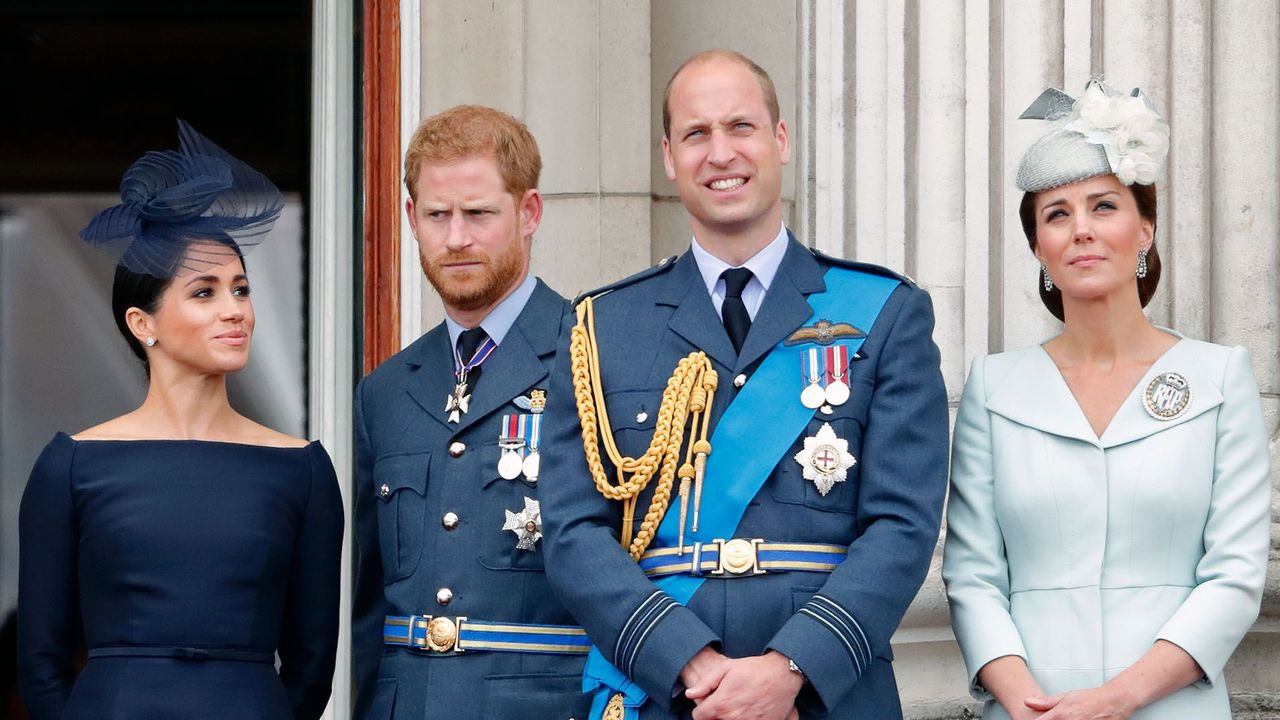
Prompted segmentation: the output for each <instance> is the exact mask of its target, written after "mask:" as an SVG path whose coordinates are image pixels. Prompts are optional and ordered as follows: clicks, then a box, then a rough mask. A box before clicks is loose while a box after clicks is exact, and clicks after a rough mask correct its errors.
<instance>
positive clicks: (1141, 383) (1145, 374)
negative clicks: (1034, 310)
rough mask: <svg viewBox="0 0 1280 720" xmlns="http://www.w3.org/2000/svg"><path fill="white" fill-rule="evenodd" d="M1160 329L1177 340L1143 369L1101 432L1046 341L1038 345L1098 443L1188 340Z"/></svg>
mask: <svg viewBox="0 0 1280 720" xmlns="http://www.w3.org/2000/svg"><path fill="white" fill-rule="evenodd" d="M1159 330H1160V331H1161V332H1163V333H1167V334H1169V335H1172V336H1173V337H1174V338H1176V340H1175V342H1174V343H1173V344H1172V345H1170V346H1169V347H1167V348H1165V350H1164V352H1162V353H1160V355H1158V356H1157V357H1156V359H1155V360H1152V361H1151V364H1150V365H1148V366H1147V369H1146V370H1143V371H1142V375H1141V377H1139V378H1138V382H1136V383H1134V384H1133V387H1131V388H1129V391H1128V392H1127V393H1125V396H1124V400H1122V401H1120V404H1119V405H1117V406H1116V409H1115V412H1113V413H1111V417H1109V418H1107V424H1106V426H1105V427H1104V428H1102V432H1101V433H1099V432H1098V431H1097V430H1094V429H1093V423H1091V422H1089V415H1088V413H1086V412H1085V411H1084V406H1083V405H1081V404H1080V399H1079V398H1077V397H1076V394H1075V392H1074V391H1072V389H1071V383H1069V382H1067V376H1065V375H1063V374H1062V368H1060V367H1058V363H1057V362H1055V361H1054V359H1053V356H1052V355H1050V354H1049V351H1048V350H1045V349H1044V343H1039V344H1037V345H1036V348H1037V349H1038V350H1039V351H1040V354H1041V355H1043V356H1044V359H1045V360H1046V361H1048V363H1049V366H1050V367H1052V368H1053V370H1054V375H1055V376H1056V377H1057V379H1058V382H1059V383H1060V384H1061V389H1062V390H1065V391H1066V394H1067V397H1068V398H1070V399H1071V404H1072V405H1073V406H1075V409H1076V412H1077V413H1079V415H1080V419H1081V420H1083V421H1084V426H1085V427H1086V428H1088V429H1089V434H1090V435H1092V436H1093V437H1094V439H1095V440H1097V442H1098V444H1100V445H1104V444H1105V443H1103V438H1105V437H1106V436H1107V433H1108V432H1110V431H1111V428H1112V427H1114V425H1115V421H1116V418H1117V417H1119V416H1120V413H1121V412H1123V411H1124V409H1125V407H1126V406H1127V405H1129V403H1130V402H1132V401H1133V396H1134V394H1135V393H1137V392H1139V391H1140V390H1139V388H1142V387H1145V386H1146V384H1147V383H1149V382H1150V380H1149V376H1150V375H1151V371H1152V370H1154V369H1155V368H1156V366H1157V365H1159V364H1160V363H1161V361H1163V360H1164V359H1165V358H1166V357H1168V356H1169V354H1170V353H1172V352H1173V350H1174V348H1176V347H1178V346H1179V345H1181V344H1182V343H1183V342H1184V341H1185V340H1186V338H1185V337H1183V336H1182V335H1180V334H1178V333H1175V332H1173V331H1172V330H1168V329H1166V328H1159ZM1045 342H1048V341H1045Z"/></svg>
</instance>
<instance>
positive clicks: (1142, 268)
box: [1134, 248, 1147, 279]
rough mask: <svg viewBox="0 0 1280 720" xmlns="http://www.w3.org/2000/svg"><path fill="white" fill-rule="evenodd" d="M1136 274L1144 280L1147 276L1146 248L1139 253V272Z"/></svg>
mask: <svg viewBox="0 0 1280 720" xmlns="http://www.w3.org/2000/svg"><path fill="white" fill-rule="evenodd" d="M1134 274H1135V275H1137V276H1138V279H1142V278H1144V277H1146V276H1147V249H1146V248H1142V249H1141V250H1139V251H1138V272H1136V273H1134Z"/></svg>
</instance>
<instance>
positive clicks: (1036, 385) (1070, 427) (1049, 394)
mask: <svg viewBox="0 0 1280 720" xmlns="http://www.w3.org/2000/svg"><path fill="white" fill-rule="evenodd" d="M1014 352H1017V353H1019V354H1020V355H1021V357H1020V358H1019V361H1018V362H1017V364H1015V365H1014V366H1013V368H1012V369H1011V370H1010V371H1009V374H1008V375H1006V376H1005V377H1004V379H1003V380H1002V381H1000V384H999V385H998V386H996V387H995V388H994V389H993V390H992V392H991V395H990V396H989V397H988V398H987V410H990V411H991V412H993V413H996V414H998V415H1002V416H1004V417H1006V418H1008V419H1010V420H1012V421H1013V422H1016V423H1018V424H1020V425H1026V426H1027V427H1033V428H1036V429H1037V430H1043V431H1044V432H1047V433H1053V434H1054V435H1060V436H1062V437H1067V438H1074V439H1076V440H1080V441H1082V442H1087V443H1089V444H1090V445H1098V444H1099V441H1098V436H1097V435H1095V434H1094V433H1093V428H1092V427H1090V426H1089V421H1088V420H1087V419H1086V418H1085V416H1084V412H1082V411H1081V410H1080V405H1079V403H1077V402H1076V399H1075V396H1074V395H1072V394H1071V389H1070V388H1069V387H1067V382H1066V380H1063V379H1062V373H1061V372H1059V371H1058V366H1057V365H1054V364H1053V360H1052V359H1051V358H1050V357H1049V354H1048V353H1046V352H1045V351H1044V348H1042V347H1040V346H1039V345H1035V346H1033V347H1029V348H1024V349H1022V350H1016V351H1014Z"/></svg>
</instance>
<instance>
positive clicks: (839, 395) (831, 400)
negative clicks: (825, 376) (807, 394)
mask: <svg viewBox="0 0 1280 720" xmlns="http://www.w3.org/2000/svg"><path fill="white" fill-rule="evenodd" d="M824 394H825V396H826V399H827V403H828V404H829V405H843V404H845V402H847V401H848V400H849V386H848V385H845V384H844V381H843V380H832V381H831V384H830V385H828V386H827V391H826V393H824Z"/></svg>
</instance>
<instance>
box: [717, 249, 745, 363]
mask: <svg viewBox="0 0 1280 720" xmlns="http://www.w3.org/2000/svg"><path fill="white" fill-rule="evenodd" d="M720 277H721V278H723V279H724V304H723V305H721V306H720V318H721V319H722V320H723V321H724V330H725V332H727V333H729V342H731V343H733V351H734V352H741V351H742V343H743V341H744V340H746V339H747V331H748V330H750V329H751V316H750V315H748V314H747V306H746V305H745V304H744V303H743V302H742V291H743V290H744V289H746V287H747V283H749V282H751V278H752V275H751V271H750V270H748V269H746V268H732V269H730V270H725V271H724V272H723V273H721V274H720Z"/></svg>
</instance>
